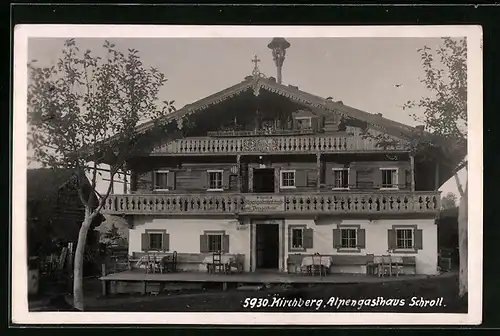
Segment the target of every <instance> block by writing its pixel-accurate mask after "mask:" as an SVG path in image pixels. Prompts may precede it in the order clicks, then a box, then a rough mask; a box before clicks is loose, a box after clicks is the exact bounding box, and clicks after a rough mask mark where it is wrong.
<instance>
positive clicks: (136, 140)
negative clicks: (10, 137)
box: [28, 39, 174, 310]
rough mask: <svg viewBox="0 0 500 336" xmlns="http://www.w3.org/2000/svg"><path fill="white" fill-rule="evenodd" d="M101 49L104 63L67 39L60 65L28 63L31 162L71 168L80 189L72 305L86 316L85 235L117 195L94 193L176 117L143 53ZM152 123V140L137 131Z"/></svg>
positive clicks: (108, 45)
mask: <svg viewBox="0 0 500 336" xmlns="http://www.w3.org/2000/svg"><path fill="white" fill-rule="evenodd" d="M103 48H104V49H103V51H104V53H105V56H104V57H99V56H94V55H93V54H92V52H91V51H90V50H86V51H85V52H83V53H82V52H80V50H79V48H78V46H77V44H76V41H75V40H74V39H69V40H67V41H66V42H65V44H64V48H63V50H62V55H61V57H60V58H59V60H58V61H57V62H56V64H54V65H52V66H50V67H38V66H37V63H36V60H34V61H32V62H30V63H29V64H28V70H29V75H30V77H29V80H30V81H29V84H28V122H29V125H30V130H29V134H28V140H29V145H30V146H31V148H32V150H33V156H32V158H31V159H34V160H36V161H38V162H40V163H41V164H42V165H43V166H45V167H51V168H54V169H58V168H64V169H68V168H69V169H73V170H74V171H75V172H76V176H77V178H76V179H75V181H74V187H75V188H77V189H78V194H79V198H80V201H81V203H82V206H83V207H84V209H85V218H84V220H83V222H82V224H81V227H80V230H79V234H78V242H77V246H76V251H75V261H74V283H73V299H74V306H75V308H77V309H79V310H83V309H84V304H83V289H82V269H83V255H84V247H85V242H86V239H87V233H88V230H89V228H90V226H91V223H92V221H93V219H94V218H96V216H97V215H98V214H99V213H100V211H101V209H102V208H103V206H104V204H105V202H106V199H107V198H108V196H109V194H110V191H111V183H110V184H109V187H108V188H107V190H106V192H104V193H103V194H102V195H99V194H98V193H97V192H96V182H97V177H98V175H100V171H99V170H98V165H99V164H101V163H107V164H109V167H110V179H111V180H113V177H114V176H115V174H117V172H119V171H121V170H124V169H125V168H126V167H125V164H126V162H127V159H128V158H129V157H130V155H132V154H133V153H134V152H135V151H136V150H140V149H141V148H144V147H145V146H148V145H150V144H151V143H154V141H157V140H158V138H161V137H163V136H164V135H165V134H166V126H165V125H164V124H163V122H162V121H163V120H165V118H161V117H162V116H164V115H166V114H168V113H169V112H171V111H173V110H174V107H173V101H169V102H167V101H163V102H161V103H158V93H159V90H160V88H161V87H162V86H163V84H164V83H165V82H166V78H165V76H164V75H163V74H162V73H160V72H159V71H158V70H157V69H155V68H146V67H145V66H144V64H143V63H142V62H141V60H140V57H139V54H138V51H137V50H134V49H129V50H128V52H127V53H122V52H120V51H119V50H118V49H117V48H116V47H115V45H114V44H112V43H110V42H108V41H106V42H105V43H104V45H103ZM146 121H148V122H149V123H150V125H151V127H149V128H148V129H149V130H150V131H148V132H149V133H148V134H147V135H148V136H144V135H145V131H142V130H141V127H138V126H139V125H140V124H141V123H143V122H146ZM157 137H158V138H157ZM87 176H89V177H87ZM89 184H90V188H89ZM95 195H98V197H96V196H95Z"/></svg>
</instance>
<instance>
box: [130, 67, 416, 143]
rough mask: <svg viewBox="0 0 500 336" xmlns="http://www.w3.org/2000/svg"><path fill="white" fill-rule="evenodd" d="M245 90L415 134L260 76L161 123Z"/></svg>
mask: <svg viewBox="0 0 500 336" xmlns="http://www.w3.org/2000/svg"><path fill="white" fill-rule="evenodd" d="M249 89H252V90H253V91H254V94H255V95H256V96H258V95H259V92H260V90H266V91H269V92H272V93H275V94H277V95H281V96H284V97H287V98H288V99H290V100H292V101H296V102H298V103H301V104H303V105H305V106H307V107H308V108H309V109H311V111H313V113H315V114H319V115H321V114H323V115H328V114H331V113H337V114H340V115H342V116H343V117H345V118H348V119H355V120H359V121H362V122H365V123H366V124H367V125H368V126H369V127H370V126H371V127H375V128H378V129H381V130H383V131H385V132H387V133H388V134H392V135H398V136H401V135H405V134H411V133H413V132H416V131H417V129H416V128H414V127H411V126H408V125H405V124H402V123H399V122H396V121H393V120H390V119H387V118H384V117H382V116H381V115H377V114H372V113H369V112H365V111H362V110H358V109H356V108H353V107H350V106H347V105H344V104H343V103H341V102H334V101H332V100H330V99H325V98H323V97H320V96H316V95H314V94H311V93H308V92H305V91H301V90H299V89H298V88H297V87H296V86H291V85H288V86H287V85H283V84H279V83H277V82H276V81H275V80H273V79H270V78H265V77H263V76H259V77H257V78H254V77H252V76H248V77H246V78H245V80H244V81H242V82H240V83H238V84H236V85H233V86H231V87H229V88H227V89H224V90H222V91H219V92H217V93H214V94H212V95H210V96H208V97H205V98H203V99H200V100H198V101H196V102H194V103H192V104H188V105H185V106H184V107H182V108H181V109H179V110H177V111H175V112H173V113H170V114H168V115H167V116H165V117H164V118H165V121H175V120H177V122H180V120H181V119H182V118H183V117H186V116H188V115H190V114H193V113H199V112H200V111H203V110H205V109H207V108H208V107H210V106H211V105H215V104H218V103H220V102H222V101H224V100H227V99H229V98H232V97H235V96H237V95H239V94H240V93H242V92H245V91H247V90H249ZM153 125H154V122H148V123H144V124H142V125H140V126H139V131H147V130H148V129H150V128H151V127H152V126H153Z"/></svg>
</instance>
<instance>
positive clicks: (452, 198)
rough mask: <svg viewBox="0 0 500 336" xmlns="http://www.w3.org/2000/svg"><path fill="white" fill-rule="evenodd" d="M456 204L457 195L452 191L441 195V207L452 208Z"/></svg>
mask: <svg viewBox="0 0 500 336" xmlns="http://www.w3.org/2000/svg"><path fill="white" fill-rule="evenodd" d="M456 206H457V195H455V194H454V193H451V192H450V193H447V194H446V196H443V197H441V208H442V209H452V208H454V207H456Z"/></svg>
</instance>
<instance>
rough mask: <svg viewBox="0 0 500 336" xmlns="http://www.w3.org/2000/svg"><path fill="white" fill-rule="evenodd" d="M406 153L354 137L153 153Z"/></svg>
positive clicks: (209, 143) (212, 144)
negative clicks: (392, 151)
mask: <svg viewBox="0 0 500 336" xmlns="http://www.w3.org/2000/svg"><path fill="white" fill-rule="evenodd" d="M391 150H394V151H405V150H406V148H405V147H404V146H403V145H400V146H398V147H397V148H389V149H384V148H381V147H379V146H377V143H376V141H375V140H374V139H369V138H368V139H363V137H361V136H353V135H300V136H268V137H266V136H261V137H246V138H245V137H233V138H230V137H228V138H187V139H180V140H175V141H172V142H169V143H167V144H164V145H162V146H160V147H157V148H156V149H155V150H154V151H153V154H172V155H179V154H180V155H186V154H188V155H189V154H192V155H200V154H261V153H275V154H278V153H293V154H297V153H302V154H306V153H318V152H319V153H337V152H364V151H391Z"/></svg>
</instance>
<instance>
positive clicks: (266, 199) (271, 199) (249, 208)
mask: <svg viewBox="0 0 500 336" xmlns="http://www.w3.org/2000/svg"><path fill="white" fill-rule="evenodd" d="M243 210H244V211H245V212H280V211H285V196H276V195H269V196H245V206H244V208H243Z"/></svg>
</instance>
